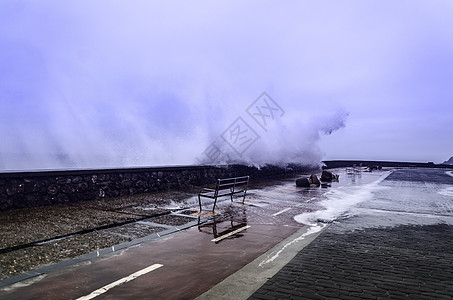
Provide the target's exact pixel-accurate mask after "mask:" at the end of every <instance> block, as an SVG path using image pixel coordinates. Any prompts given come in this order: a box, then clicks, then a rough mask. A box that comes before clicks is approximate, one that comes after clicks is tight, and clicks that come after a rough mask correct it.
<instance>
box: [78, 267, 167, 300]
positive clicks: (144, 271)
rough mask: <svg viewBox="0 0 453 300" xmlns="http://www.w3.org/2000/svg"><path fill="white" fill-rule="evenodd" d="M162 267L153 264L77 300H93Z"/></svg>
mask: <svg viewBox="0 0 453 300" xmlns="http://www.w3.org/2000/svg"><path fill="white" fill-rule="evenodd" d="M162 266H163V265H161V264H154V265H152V266H149V267H147V268H144V269H142V270H140V271H137V272H135V273H132V274H131V275H129V276H126V277H123V278H121V279H119V280H117V281H115V282H112V283H110V284H107V285H106V286H103V287H101V288H100V289H97V290H95V291H94V292H92V293H91V294H89V295H86V296H83V297H80V298H77V300H90V299H93V298H95V297H97V296H99V295H102V294H104V293H105V292H107V291H108V290H110V289H111V288H114V287H115V286H118V285H120V284H123V283H126V282H129V281H131V280H134V279H135V278H137V277H140V276H142V275H145V274H146V273H149V272H151V271H154V270H156V269H158V268H160V267H162Z"/></svg>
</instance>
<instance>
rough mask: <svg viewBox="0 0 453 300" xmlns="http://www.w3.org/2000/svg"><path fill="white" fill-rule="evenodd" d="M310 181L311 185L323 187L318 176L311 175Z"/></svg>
mask: <svg viewBox="0 0 453 300" xmlns="http://www.w3.org/2000/svg"><path fill="white" fill-rule="evenodd" d="M309 180H310V184H314V185H316V186H320V185H321V182H320V181H319V179H318V176H316V174H311V176H310V179H309Z"/></svg>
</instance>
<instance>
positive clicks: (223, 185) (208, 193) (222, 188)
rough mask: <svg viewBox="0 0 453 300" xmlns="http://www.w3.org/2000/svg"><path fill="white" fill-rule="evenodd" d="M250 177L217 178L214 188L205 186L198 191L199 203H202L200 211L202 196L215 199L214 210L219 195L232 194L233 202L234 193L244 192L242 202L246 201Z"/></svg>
mask: <svg viewBox="0 0 453 300" xmlns="http://www.w3.org/2000/svg"><path fill="white" fill-rule="evenodd" d="M249 178H250V176H242V177H233V178H225V179H217V183H216V186H215V188H214V189H210V188H203V189H202V190H201V191H200V192H199V193H198V203H199V204H200V212H201V197H206V198H211V199H214V206H213V207H212V211H213V212H214V209H215V206H216V203H217V198H218V197H223V196H230V197H231V202H233V196H234V195H237V194H242V195H241V196H242V197H243V198H242V203H244V201H245V195H246V193H247V187H248V184H249Z"/></svg>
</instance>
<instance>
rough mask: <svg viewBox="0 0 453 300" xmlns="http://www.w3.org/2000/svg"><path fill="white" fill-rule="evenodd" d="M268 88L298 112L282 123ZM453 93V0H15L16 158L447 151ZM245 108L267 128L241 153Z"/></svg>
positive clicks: (3, 69) (9, 77)
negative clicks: (271, 111)
mask: <svg viewBox="0 0 453 300" xmlns="http://www.w3.org/2000/svg"><path fill="white" fill-rule="evenodd" d="M263 92H266V93H267V94H268V95H269V96H270V97H272V99H273V100H274V103H276V104H278V106H279V107H280V108H281V110H282V112H284V113H282V114H281V115H279V116H275V119H273V120H271V119H269V120H268V121H269V127H268V128H266V130H264V129H263V128H261V127H260V126H258V125H259V124H257V123H256V122H255V121H254V120H253V118H252V117H251V115H250V114H248V113H247V109H248V108H249V106H251V107H254V106H253V103H255V102H254V101H255V100H257V98H258V97H259V96H260V95H261V94H262V93H263ZM452 98H453V2H452V1H450V0H445V1H441V0H436V1H415V0H410V1H409V0H408V1H385V0H384V1H383V0H379V1H359V0H356V1H316V3H315V2H314V1H284V2H277V1H159V2H157V1H107V0H105V1H101V0H100V1H81V0H77V1H51V0H49V1H30V0H27V1H20V0H12V1H9V0H3V1H1V2H0V137H1V143H0V170H22V169H52V168H67V167H70V168H74V167H76V168H96V167H121V166H149V165H172V164H194V163H197V162H198V160H197V159H202V161H203V162H205V163H206V159H205V160H203V156H204V155H205V154H206V150H207V149H210V148H209V147H210V145H213V144H212V143H214V144H215V145H216V146H218V148H219V149H221V151H222V153H223V154H225V155H227V156H228V157H229V158H231V159H233V160H236V161H245V162H247V163H252V164H263V163H267V162H270V163H281V162H283V163H285V162H289V161H295V162H304V163H307V162H317V161H320V160H321V159H368V160H403V161H420V162H427V161H434V162H436V163H438V162H443V161H444V160H447V159H448V158H449V157H450V156H452V155H453V133H452V128H453V99H452ZM256 103H258V102H256ZM238 117H241V118H242V120H243V121H244V122H245V123H246V124H248V125H249V129H253V130H254V131H255V132H256V135H257V136H259V138H257V139H256V141H254V142H253V144H250V146H249V147H243V148H242V150H244V151H243V152H241V151H242V150H241V151H239V152H241V153H240V154H238V151H237V150H238V148H237V147H238V145H237V144H235V145H233V146H232V145H231V143H232V142H231V141H229V142H230V143H229V144H228V141H226V140H225V136H223V137H222V134H223V133H225V132H227V131H228V130H229V129H231V128H233V127H234V126H233V127H232V125H234V124H237V123H234V122H235V120H237V118H238ZM271 121H272V122H271ZM254 122H255V123H254ZM249 132H251V131H249ZM329 132H331V134H327V133H329ZM249 138H250V136H249ZM244 141H246V139H244ZM211 150H212V148H211ZM234 150H236V151H234ZM208 162H209V161H208Z"/></svg>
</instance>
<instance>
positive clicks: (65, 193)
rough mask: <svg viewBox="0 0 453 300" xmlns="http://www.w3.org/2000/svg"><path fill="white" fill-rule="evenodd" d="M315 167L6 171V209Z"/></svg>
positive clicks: (0, 185)
mask: <svg viewBox="0 0 453 300" xmlns="http://www.w3.org/2000/svg"><path fill="white" fill-rule="evenodd" d="M313 169H314V168H313V167H308V166H300V165H288V166H287V167H278V166H265V167H262V168H259V169H258V168H255V167H250V166H243V165H229V166H174V167H154V168H125V169H97V170H68V171H60V170H59V171H37V172H7V173H0V211H4V210H10V209H17V208H25V207H37V206H44V205H54V204H61V203H72V202H79V201H87V200H96V199H101V198H111V197H118V196H126V195H135V194H143V193H151V192H158V191H168V190H181V189H187V188H193V187H201V186H204V185H209V184H213V183H215V179H217V178H228V177H235V176H245V175H250V176H251V179H252V180H260V179H264V178H273V177H277V176H284V175H297V174H300V173H303V172H308V171H311V170H313Z"/></svg>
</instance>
